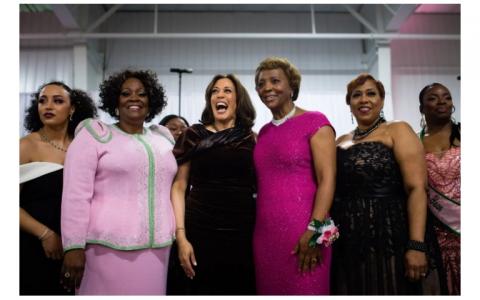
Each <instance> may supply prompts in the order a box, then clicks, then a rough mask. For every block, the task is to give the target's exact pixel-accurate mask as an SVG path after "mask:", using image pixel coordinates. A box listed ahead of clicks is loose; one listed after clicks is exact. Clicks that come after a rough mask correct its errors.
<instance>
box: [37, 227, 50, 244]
mask: <svg viewBox="0 0 480 300" xmlns="http://www.w3.org/2000/svg"><path fill="white" fill-rule="evenodd" d="M49 231H50V229H48V227H45V230H44V231H43V233H42V234H41V235H40V236H39V237H38V239H39V240H41V241H43V240H44V239H45V238H46V237H47V234H48V232H49Z"/></svg>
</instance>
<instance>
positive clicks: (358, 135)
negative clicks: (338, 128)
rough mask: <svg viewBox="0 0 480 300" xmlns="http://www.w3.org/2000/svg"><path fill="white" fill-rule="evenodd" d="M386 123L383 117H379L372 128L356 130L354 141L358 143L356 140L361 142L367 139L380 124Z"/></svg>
mask: <svg viewBox="0 0 480 300" xmlns="http://www.w3.org/2000/svg"><path fill="white" fill-rule="evenodd" d="M384 122H385V119H384V118H382V117H379V118H378V119H377V120H376V121H375V123H373V125H372V126H370V127H369V128H367V129H365V130H362V129H360V128H358V126H357V128H355V131H354V132H353V138H352V139H353V140H354V141H356V140H360V139H363V138H364V137H366V136H367V135H369V134H370V133H372V132H373V131H374V130H375V129H377V128H378V126H380V124H382V123H384Z"/></svg>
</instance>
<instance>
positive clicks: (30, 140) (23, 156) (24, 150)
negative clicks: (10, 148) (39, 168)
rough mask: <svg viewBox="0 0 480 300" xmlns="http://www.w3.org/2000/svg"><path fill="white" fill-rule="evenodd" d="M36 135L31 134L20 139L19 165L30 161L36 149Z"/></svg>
mask: <svg viewBox="0 0 480 300" xmlns="http://www.w3.org/2000/svg"><path fill="white" fill-rule="evenodd" d="M38 141H39V137H38V133H36V132H33V133H30V134H29V135H26V136H24V137H22V138H21V139H20V164H25V163H28V162H31V161H32V153H35V152H36V150H37V148H38Z"/></svg>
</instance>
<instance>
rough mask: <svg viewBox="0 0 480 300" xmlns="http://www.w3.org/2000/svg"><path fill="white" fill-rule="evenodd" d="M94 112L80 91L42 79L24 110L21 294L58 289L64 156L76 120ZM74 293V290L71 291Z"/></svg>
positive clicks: (60, 290) (56, 292)
mask: <svg viewBox="0 0 480 300" xmlns="http://www.w3.org/2000/svg"><path fill="white" fill-rule="evenodd" d="M95 115H96V109H95V106H94V103H93V101H92V99H90V97H89V96H88V95H87V94H85V93H84V92H82V91H79V90H72V89H71V88H70V87H68V86H67V85H65V84H64V83H62V82H49V83H47V84H44V85H42V86H41V87H40V88H39V89H38V92H37V93H35V94H34V95H33V99H32V104H31V106H30V107H29V108H28V110H27V114H26V117H25V128H26V129H27V130H29V131H30V132H31V133H30V134H28V135H27V136H25V137H23V138H22V139H20V184H21V185H20V295H61V294H69V293H67V292H66V291H65V290H64V289H63V288H62V285H61V284H60V279H61V278H60V268H61V265H62V259H63V249H62V241H61V238H60V203H61V199H62V182H63V161H64V159H65V152H66V151H67V148H68V145H69V144H70V142H71V141H72V138H73V135H74V131H75V127H76V126H77V125H78V123H80V121H82V120H84V119H86V118H91V117H93V116H95ZM70 294H72V293H70Z"/></svg>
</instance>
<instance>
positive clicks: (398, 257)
mask: <svg viewBox="0 0 480 300" xmlns="http://www.w3.org/2000/svg"><path fill="white" fill-rule="evenodd" d="M384 97H385V90H384V88H383V85H382V83H381V82H380V81H377V80H375V79H374V78H373V77H372V76H371V75H369V74H361V75H360V76H358V77H357V78H355V79H354V80H352V81H351V82H350V83H349V84H348V92H347V96H346V101H347V104H348V105H349V106H350V110H351V113H352V115H353V116H354V117H355V119H356V120H357V124H358V127H357V128H356V129H355V130H354V131H352V132H351V133H348V134H345V135H343V136H341V137H339V138H338V139H337V187H336V192H335V200H334V203H333V206H332V210H331V213H332V218H333V219H334V220H335V222H337V223H338V226H339V230H340V238H339V239H338V241H337V242H336V243H335V244H334V245H333V247H334V248H333V258H332V267H331V270H332V271H331V272H332V274H331V292H332V293H333V294H342V295H345V294H346V295H398V294H404V295H405V294H422V293H423V290H422V281H423V280H424V279H425V277H426V276H427V275H428V273H429V269H428V263H427V255H426V254H427V252H428V247H427V243H426V242H425V228H426V217H427V194H426V189H425V187H426V167H425V161H424V159H423V149H422V145H421V143H420V142H419V140H418V137H417V136H416V135H415V133H414V131H413V130H412V128H411V127H410V126H409V125H408V124H407V123H405V122H401V121H392V122H386V121H385V119H384V118H383V116H382V115H383V114H382V112H381V111H382V108H383V104H384Z"/></svg>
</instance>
